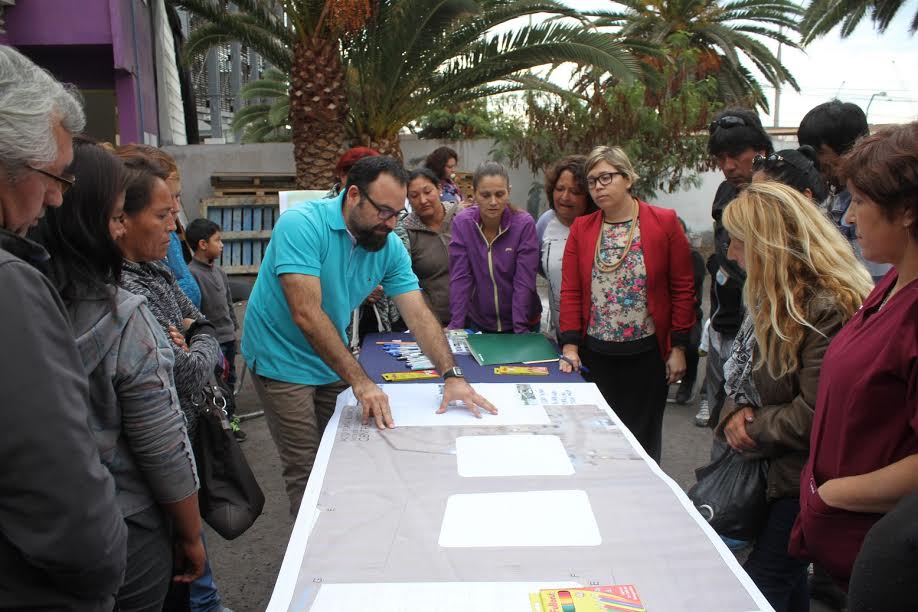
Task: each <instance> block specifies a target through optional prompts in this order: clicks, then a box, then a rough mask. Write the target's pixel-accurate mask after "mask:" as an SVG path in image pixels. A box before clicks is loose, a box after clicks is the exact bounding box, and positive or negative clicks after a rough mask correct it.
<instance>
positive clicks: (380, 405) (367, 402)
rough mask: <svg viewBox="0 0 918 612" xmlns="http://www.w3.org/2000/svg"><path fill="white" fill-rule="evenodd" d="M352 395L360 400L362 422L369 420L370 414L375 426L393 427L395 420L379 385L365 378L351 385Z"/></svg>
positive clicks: (365, 422)
mask: <svg viewBox="0 0 918 612" xmlns="http://www.w3.org/2000/svg"><path fill="white" fill-rule="evenodd" d="M353 391H354V397H356V398H357V401H358V402H360V407H361V408H362V409H363V421H362V422H363V424H364V425H366V424H367V423H368V422H369V421H370V416H372V417H373V419H374V420H375V421H376V427H378V428H379V429H386V428H389V429H391V428H393V427H395V422H394V421H393V420H392V412H391V410H389V398H388V397H387V396H386V394H385V393H383V390H382V389H380V388H379V385H377V384H376V383H374V382H373V381H372V380H370V379H367V380H366V381H365V382H362V383H360V384H357V385H354V386H353Z"/></svg>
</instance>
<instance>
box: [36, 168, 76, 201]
mask: <svg viewBox="0 0 918 612" xmlns="http://www.w3.org/2000/svg"><path fill="white" fill-rule="evenodd" d="M26 168H28V169H29V170H31V171H33V172H37V173H39V174H44V175H45V176H47V177H48V178H49V179H52V180H54V181H57V184H58V185H59V186H60V190H61V195H63V194H65V193H67V190H68V189H70V188H71V187H73V184H74V183H76V177H75V176H73V175H72V174H65V175H58V174H54V173H53V172H48V171H47V170H42V169H41V168H36V167H35V166H28V165H27V166H26Z"/></svg>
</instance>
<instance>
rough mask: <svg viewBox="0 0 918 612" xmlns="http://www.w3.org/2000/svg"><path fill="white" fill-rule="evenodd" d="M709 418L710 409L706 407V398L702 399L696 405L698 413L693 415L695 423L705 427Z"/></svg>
mask: <svg viewBox="0 0 918 612" xmlns="http://www.w3.org/2000/svg"><path fill="white" fill-rule="evenodd" d="M710 420H711V409H710V408H709V407H708V400H706V399H703V400H701V403H700V404H699V406H698V414H696V415H695V425H696V426H697V427H707V426H708V421H710Z"/></svg>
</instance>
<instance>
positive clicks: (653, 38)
mask: <svg viewBox="0 0 918 612" xmlns="http://www.w3.org/2000/svg"><path fill="white" fill-rule="evenodd" d="M615 3H616V4H618V5H621V6H622V7H624V9H623V10H617V11H597V12H593V13H589V15H590V16H593V17H596V20H595V21H594V24H595V25H596V26H598V27H615V28H617V34H618V35H619V36H620V37H621V38H622V39H623V40H624V41H642V42H644V43H651V44H656V45H664V44H665V43H666V42H667V41H668V40H670V37H671V36H673V35H675V34H681V35H684V36H687V37H688V38H689V44H690V46H691V47H692V48H694V49H696V50H697V51H699V52H700V54H701V56H700V58H699V61H698V66H699V69H700V70H701V71H702V72H703V73H704V74H699V75H698V76H699V77H700V78H703V77H705V76H708V75H715V76H716V77H717V79H718V85H719V87H720V89H721V95H722V96H723V98H724V100H725V101H730V102H734V101H738V100H746V99H750V98H751V99H752V100H753V102H754V103H755V104H756V105H758V106H761V107H762V108H763V109H766V110H767V109H768V101H767V99H766V98H765V95H764V93H763V92H762V88H761V85H760V84H759V82H758V81H757V80H756V77H755V75H754V74H753V73H752V72H751V71H750V70H749V69H747V68H746V67H745V66H744V65H743V64H742V63H741V61H740V60H741V58H745V59H746V60H748V61H749V62H750V63H751V64H752V65H753V66H754V67H755V69H756V70H757V71H758V72H759V73H760V74H761V75H762V76H763V77H764V78H765V80H766V81H768V83H770V84H771V85H772V86H775V87H778V86H780V85H781V84H782V83H788V84H789V85H791V86H792V87H793V88H794V89H796V90H798V91H799V87H798V86H797V82H796V81H795V80H794V77H793V75H791V73H790V71H788V69H787V68H786V67H785V66H784V65H783V64H782V63H781V62H780V60H778V58H777V57H776V56H775V55H774V53H772V51H771V50H770V49H769V48H768V47H767V46H765V44H764V43H763V39H765V40H772V41H776V42H778V43H781V44H784V45H788V46H790V47H794V48H799V46H798V44H797V43H796V42H794V41H793V40H792V39H791V38H789V37H788V36H787V35H785V34H784V31H783V30H786V31H788V32H797V31H798V25H797V21H798V19H799V16H800V15H801V14H802V12H803V11H802V9H801V8H800V7H799V6H797V4H795V3H794V2H793V1H792V0H615ZM775 28H777V29H775ZM642 59H644V60H645V64H646V65H649V66H650V67H652V68H653V67H655V63H658V62H659V61H660V58H659V57H654V56H652V55H649V56H645V57H643V58H642ZM664 59H665V58H664Z"/></svg>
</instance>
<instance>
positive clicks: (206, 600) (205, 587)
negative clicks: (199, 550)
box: [188, 531, 223, 612]
mask: <svg viewBox="0 0 918 612" xmlns="http://www.w3.org/2000/svg"><path fill="white" fill-rule="evenodd" d="M201 540H202V541H203V542H204V549H205V551H206V550H207V542H206V541H205V540H204V532H203V531H202V532H201ZM209 557H210V555H208V560H207V561H206V562H205V564H204V574H202V575H201V577H200V578H198V579H197V580H195V581H194V582H192V583H191V584H190V585H188V600H189V604H190V609H191V612H222V610H223V604H222V603H221V602H220V594H219V593H218V592H217V585H216V584H214V573H213V571H211V569H210V558H209Z"/></svg>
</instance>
